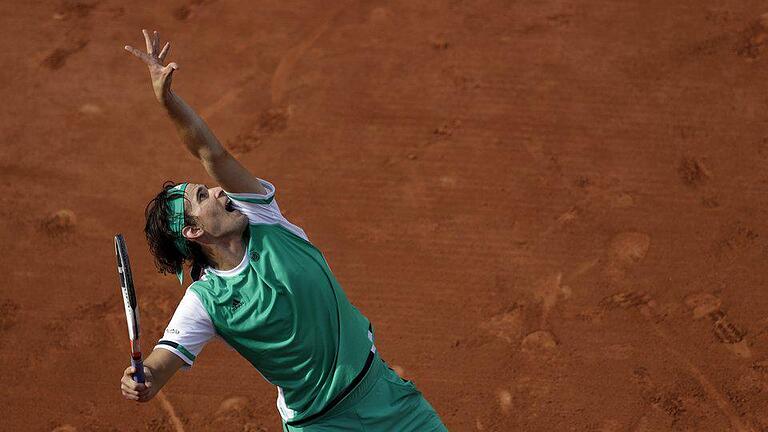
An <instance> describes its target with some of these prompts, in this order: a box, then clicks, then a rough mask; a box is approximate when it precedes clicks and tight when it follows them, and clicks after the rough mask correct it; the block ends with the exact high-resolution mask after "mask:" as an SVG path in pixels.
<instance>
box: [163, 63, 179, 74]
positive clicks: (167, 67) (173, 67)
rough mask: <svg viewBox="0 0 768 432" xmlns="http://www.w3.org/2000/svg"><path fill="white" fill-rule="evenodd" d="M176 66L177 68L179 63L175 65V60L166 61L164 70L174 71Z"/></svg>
mask: <svg viewBox="0 0 768 432" xmlns="http://www.w3.org/2000/svg"><path fill="white" fill-rule="evenodd" d="M178 68H179V65H177V64H176V63H175V62H170V63H168V65H167V66H165V70H166V71H167V72H169V73H172V72H173V71H175V70H176V69H178Z"/></svg>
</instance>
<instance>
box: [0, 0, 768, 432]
mask: <svg viewBox="0 0 768 432" xmlns="http://www.w3.org/2000/svg"><path fill="white" fill-rule="evenodd" d="M134 3H139V2H122V3H121V2H118V1H115V0H103V1H90V2H78V1H74V0H72V1H50V2H49V1H39V2H11V1H5V2H2V4H0V28H2V29H3V37H2V38H1V39H0V52H2V53H3V55H2V58H3V60H2V68H0V95H2V101H3V103H2V104H0V133H1V134H2V135H1V141H0V186H2V192H1V193H0V275H2V282H0V383H2V385H1V386H0V387H1V389H2V390H0V406H2V407H3V420H2V424H1V425H0V429H2V430H8V431H26V430H30V431H51V430H57V431H69V432H71V431H75V430H76V431H133V430H135V431H143V430H152V431H181V430H184V431H200V430H231V431H241V430H242V431H250V432H254V431H263V430H264V431H275V430H279V428H280V423H279V417H278V414H277V411H276V408H275V396H276V392H275V390H274V389H273V388H272V387H271V386H270V385H268V384H266V383H265V382H264V381H263V380H262V378H261V377H260V376H259V374H258V373H257V372H256V371H255V370H253V369H252V368H251V367H250V366H249V365H248V364H247V363H246V362H245V361H244V360H243V359H241V358H240V357H239V356H238V355H237V354H236V353H235V352H233V351H230V350H229V349H227V348H226V347H225V346H224V345H223V344H221V343H219V342H216V343H212V344H210V345H209V346H208V347H206V349H205V350H204V351H203V353H202V354H201V355H200V356H199V359H198V361H197V363H196V364H195V366H194V367H193V368H192V370H190V371H188V372H181V373H179V374H178V375H177V376H176V377H175V378H173V380H172V381H171V382H170V383H169V384H168V386H167V387H166V388H165V389H164V390H163V392H162V395H163V396H162V397H159V398H157V399H155V400H153V401H152V402H150V403H148V404H136V403H132V402H129V401H126V400H124V399H122V396H121V394H120V390H119V379H120V376H121V373H122V371H123V369H124V368H125V367H126V365H127V364H128V359H129V357H128V339H127V331H126V327H125V319H124V316H123V310H122V304H121V300H120V296H119V289H118V279H117V273H116V269H115V258H114V250H113V246H112V238H113V235H114V234H115V233H117V232H122V233H124V234H125V236H126V239H127V241H128V247H129V250H130V252H131V260H132V264H133V266H134V278H135V281H136V285H137V290H138V294H139V299H140V308H141V323H142V325H143V342H144V343H143V346H144V348H145V353H148V352H149V350H151V347H152V346H153V345H154V342H155V341H156V340H157V339H158V338H159V337H160V335H161V334H162V330H163V329H164V328H165V325H166V324H167V322H168V320H169V318H170V316H171V314H172V313H173V311H174V308H175V306H176V304H177V302H178V301H179V299H180V298H181V296H182V294H183V292H184V290H183V288H182V287H180V286H179V285H178V282H177V281H176V279H175V277H173V276H165V277H163V276H161V275H159V274H157V273H156V271H155V269H154V267H153V264H152V260H151V257H150V256H149V252H148V250H147V247H146V244H145V242H144V239H143V234H142V229H143V221H144V219H143V211H144V206H145V205H146V203H147V202H148V201H149V200H150V199H151V198H152V197H153V196H154V194H155V193H156V192H157V191H158V190H159V189H160V186H161V184H162V183H163V181H164V180H167V179H173V180H177V181H178V180H182V179H189V180H192V181H198V182H200V181H205V182H207V181H208V179H207V178H206V176H205V173H204V171H203V170H202V168H201V167H200V165H199V164H198V162H197V161H196V160H194V159H193V158H192V157H190V156H188V155H187V154H186V152H185V150H184V149H183V148H182V146H181V144H180V143H179V141H178V139H177V137H176V134H175V131H174V129H173V126H172V124H171V122H170V121H169V120H168V119H167V118H165V116H164V113H163V111H162V110H161V109H160V107H159V106H158V105H157V103H156V102H155V100H154V97H153V94H152V91H151V88H150V84H149V77H148V73H147V71H146V68H145V67H144V66H143V65H142V64H141V62H140V61H138V60H137V59H135V58H132V57H131V56H130V55H129V54H128V53H126V52H125V51H123V48H122V47H123V45H125V44H126V43H129V44H132V45H136V46H142V44H143V41H142V38H141V33H140V29H141V28H148V29H158V30H159V31H160V32H161V37H163V38H164V39H170V40H171V41H172V43H173V48H172V50H171V54H170V56H169V59H170V60H172V61H175V62H177V63H178V64H179V66H180V69H179V70H178V71H177V72H176V74H175V75H174V88H175V89H176V91H177V92H178V93H179V94H180V95H181V96H182V97H184V98H186V99H187V101H188V102H190V104H192V105H193V106H194V107H195V108H196V109H197V110H198V111H199V112H200V113H201V114H202V115H203V116H204V117H205V119H206V120H207V121H208V122H209V124H210V125H211V127H212V128H213V129H214V131H215V132H216V134H217V135H218V136H219V138H220V139H221V141H222V142H223V143H225V144H226V146H227V147H228V148H229V149H230V150H231V151H232V152H233V153H235V154H237V155H238V157H239V158H240V159H241V160H242V161H243V162H244V164H245V165H247V166H248V167H249V168H250V169H251V170H252V171H253V172H254V173H255V174H256V175H258V176H260V177H263V178H266V179H268V180H270V181H272V182H273V183H274V184H275V185H276V186H277V189H278V194H277V199H278V201H279V202H280V205H281V207H282V208H283V209H284V210H285V213H286V215H287V217H288V218H289V219H290V220H291V221H292V222H294V223H296V224H297V225H299V226H301V227H303V228H304V229H305V231H306V232H307V233H308V235H309V237H310V239H312V241H313V242H314V243H315V244H316V245H318V246H319V247H320V249H321V250H323V252H324V253H325V255H326V257H327V259H328V261H329V262H330V264H331V267H332V268H333V270H334V272H335V274H336V276H337V277H338V279H339V280H340V281H341V283H342V285H343V286H344V288H345V290H346V291H347V293H348V294H349V297H350V298H351V299H352V301H353V303H354V304H355V305H357V306H358V307H359V308H360V309H361V310H362V311H363V312H364V313H365V314H366V315H367V316H368V317H369V318H370V319H371V320H372V322H373V323H374V325H375V326H376V330H377V337H378V340H377V346H378V347H379V349H380V352H381V353H382V355H383V357H384V358H385V359H386V360H387V361H388V362H389V363H390V364H392V365H395V366H396V367H397V370H398V371H399V372H400V373H401V374H403V375H404V376H405V377H406V378H408V379H412V380H413V381H414V382H415V383H416V385H417V386H418V387H419V388H420V389H421V390H422V391H423V393H424V394H425V396H426V397H427V398H428V399H429V400H430V401H431V402H432V404H433V405H434V407H435V408H436V409H437V411H438V412H439V413H440V415H441V417H442V418H443V420H444V421H445V423H446V425H447V426H448V427H449V429H450V430H452V431H542V432H545V431H546V432H549V431H601V432H616V431H645V432H647V431H668V430H674V431H678V430H679V431H697V432H698V431H713V432H722V431H755V432H757V431H766V430H768V408H767V407H768V345H767V344H768V295H767V294H766V288H765V286H766V282H768V280H767V279H768V270H766V259H767V258H768V226H766V222H765V221H766V220H768V194H766V188H767V187H768V172H767V171H766V166H767V165H766V164H768V122H766V119H768V84H767V83H766V81H767V80H766V77H768V46H767V45H768V19H765V20H763V21H765V22H763V21H761V15H762V14H763V13H765V12H768V10H766V9H765V4H763V3H761V2H756V1H735V0H726V1H698V0H696V1H694V0H680V1H657V0H651V1H597V0H586V1H581V2H577V1H559V0H537V1H514V2H513V1H477V2H469V1H423V2H414V1H394V2H383V1H381V2H376V1H348V2H341V1H338V2H318V1H276V0H262V1H246V0H237V1H234V0H233V1H224V0H219V1H213V0H202V1H200V0H198V1H192V2H191V3H190V2H187V3H185V2H183V1H180V0H174V1H169V2H149V1H145V2H141V3H143V4H141V5H138V4H134ZM57 428H58V429H57Z"/></svg>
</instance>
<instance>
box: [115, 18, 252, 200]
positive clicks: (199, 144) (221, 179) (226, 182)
mask: <svg viewBox="0 0 768 432" xmlns="http://www.w3.org/2000/svg"><path fill="white" fill-rule="evenodd" d="M142 33H144V40H145V42H146V44H147V52H143V51H141V50H139V49H137V48H133V47H131V46H129V45H126V46H125V49H126V51H128V52H130V53H132V54H133V55H135V56H136V57H138V58H140V59H141V60H142V61H144V63H146V64H147V67H149V75H150V77H151V78H152V88H153V89H154V91H155V97H156V98H157V101H158V102H159V103H160V105H161V106H162V107H163V108H165V110H166V112H167V113H168V115H169V116H170V118H171V120H173V123H174V125H175V126H176V130H177V132H178V133H179V138H181V142H182V143H184V145H185V146H186V147H187V150H189V152H190V153H192V155H193V156H195V157H196V158H198V159H199V160H200V162H202V164H203V167H204V168H205V170H206V171H207V172H208V175H210V176H211V178H213V180H214V181H215V182H217V183H218V184H219V185H221V187H223V188H224V190H226V191H227V192H233V193H259V194H264V193H266V191H265V190H264V187H263V186H262V185H261V183H259V181H258V180H257V179H256V178H255V177H254V175H253V174H251V173H250V172H249V171H248V170H247V169H246V168H245V167H244V166H243V165H242V164H240V162H239V161H238V160H237V159H235V158H234V157H233V156H232V155H231V154H230V153H229V152H228V151H227V150H226V149H225V148H224V147H223V146H222V145H221V143H220V142H219V140H218V139H217V138H216V136H215V135H214V134H213V132H212V131H211V129H210V128H209V127H208V125H206V124H205V121H203V119H202V118H200V116H199V115H197V113H196V112H195V111H194V110H193V109H192V108H191V107H190V106H189V105H188V104H187V103H186V102H184V100H183V99H182V98H181V97H179V96H178V95H177V94H176V93H175V92H174V91H173V90H171V80H172V78H173V72H174V71H176V70H177V69H178V65H177V64H176V63H173V62H172V63H168V64H167V65H165V66H163V64H164V63H165V58H166V56H167V55H168V52H169V51H170V48H171V43H170V42H166V44H165V46H163V48H162V49H160V36H159V35H158V33H157V32H156V31H155V32H154V33H153V35H152V36H150V34H149V32H148V31H146V30H142Z"/></svg>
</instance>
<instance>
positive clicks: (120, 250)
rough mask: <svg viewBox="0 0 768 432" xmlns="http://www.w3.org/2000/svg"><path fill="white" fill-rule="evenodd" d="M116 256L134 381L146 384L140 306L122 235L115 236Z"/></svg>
mask: <svg viewBox="0 0 768 432" xmlns="http://www.w3.org/2000/svg"><path fill="white" fill-rule="evenodd" d="M115 254H116V255H117V273H118V275H119V276H120V288H121V290H122V291H123V304H124V305H125V319H126V321H127V322H128V337H129V338H130V340H131V366H133V367H134V368H135V369H136V372H135V373H134V374H133V380H134V381H136V382H138V383H143V382H144V362H143V360H142V358H141V348H140V347H139V306H138V304H137V303H136V290H135V289H134V288H133V277H132V276H131V263H130V262H129V261H128V249H127V248H126V247H125V239H124V238H123V235H122V234H117V235H116V236H115Z"/></svg>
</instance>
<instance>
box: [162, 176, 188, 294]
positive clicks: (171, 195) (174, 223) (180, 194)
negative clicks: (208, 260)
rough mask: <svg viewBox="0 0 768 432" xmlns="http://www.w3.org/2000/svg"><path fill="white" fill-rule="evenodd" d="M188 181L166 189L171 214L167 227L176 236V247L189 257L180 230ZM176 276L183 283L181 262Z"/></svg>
mask: <svg viewBox="0 0 768 432" xmlns="http://www.w3.org/2000/svg"><path fill="white" fill-rule="evenodd" d="M187 185H189V183H181V184H178V185H176V186H174V187H172V188H171V189H168V192H167V193H168V207H169V209H170V210H171V215H170V217H169V218H168V228H170V229H171V232H172V233H173V234H174V235H175V236H176V239H175V242H176V249H178V250H179V252H181V254H182V255H184V257H185V258H188V257H189V246H188V245H187V239H186V238H184V234H182V233H181V230H182V229H183V228H184V225H185V223H184V192H185V191H186V189H187ZM176 276H178V278H179V283H180V284H183V283H184V265H183V264H182V266H181V268H180V269H179V271H177V272H176Z"/></svg>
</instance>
